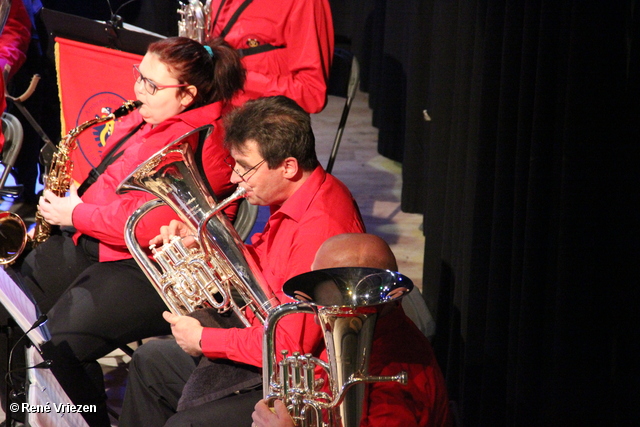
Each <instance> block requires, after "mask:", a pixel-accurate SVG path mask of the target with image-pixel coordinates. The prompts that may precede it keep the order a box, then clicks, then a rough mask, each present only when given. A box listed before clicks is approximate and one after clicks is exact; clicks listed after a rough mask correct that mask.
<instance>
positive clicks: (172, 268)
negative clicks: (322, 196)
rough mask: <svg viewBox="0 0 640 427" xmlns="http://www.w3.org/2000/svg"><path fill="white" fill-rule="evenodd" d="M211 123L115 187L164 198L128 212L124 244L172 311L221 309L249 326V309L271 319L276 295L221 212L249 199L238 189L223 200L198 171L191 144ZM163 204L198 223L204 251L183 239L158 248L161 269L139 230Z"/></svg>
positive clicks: (156, 254)
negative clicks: (140, 240)
mask: <svg viewBox="0 0 640 427" xmlns="http://www.w3.org/2000/svg"><path fill="white" fill-rule="evenodd" d="M211 128H212V126H211V125H207V126H203V127H200V128H197V129H195V130H193V131H191V132H189V133H187V134H185V135H183V136H181V137H180V138H178V139H177V140H175V141H173V142H171V143H170V144H168V145H167V146H166V147H165V148H163V149H162V150H160V151H159V152H158V153H156V154H155V155H153V156H152V157H151V158H149V159H148V160H147V161H146V162H145V163H143V164H142V165H140V166H139V167H138V168H137V169H136V170H135V171H134V172H132V173H131V174H130V175H129V176H128V177H127V178H125V179H124V180H123V181H122V183H121V184H120V186H119V187H118V189H117V190H116V191H117V192H119V193H121V192H124V191H128V190H141V191H146V192H148V193H151V194H152V195H154V196H156V197H158V199H156V200H151V201H149V202H147V203H145V204H144V205H142V206H141V207H140V208H138V209H137V210H136V211H135V212H134V213H133V214H132V215H131V216H130V217H129V220H128V221H127V224H126V226H125V242H126V244H127V247H128V248H129V251H130V252H131V254H132V255H133V258H134V259H135V260H136V262H137V263H138V265H140V267H141V268H142V270H143V271H144V273H145V274H146V276H147V278H148V279H149V280H150V281H151V283H152V284H153V285H154V287H155V288H156V291H158V293H159V294H160V297H161V298H162V299H163V300H164V302H165V304H166V305H167V307H168V308H169V309H170V310H171V311H172V312H173V313H175V314H180V315H185V314H188V313H191V312H192V311H195V310H196V309H199V308H208V307H213V308H216V309H218V311H219V312H225V311H229V310H232V311H233V312H234V313H235V314H236V315H237V317H238V318H239V320H240V321H242V323H243V324H244V325H245V326H249V325H250V322H249V321H248V319H247V318H246V316H245V315H244V313H243V312H242V309H243V308H244V307H248V308H249V309H251V310H252V311H253V313H254V314H255V315H256V317H257V318H258V319H260V321H261V322H262V323H264V321H265V319H266V318H267V314H268V311H269V309H271V308H272V307H273V306H275V305H277V303H278V302H277V299H276V298H275V296H273V295H272V294H271V292H270V291H269V289H268V287H267V286H266V285H265V284H264V279H263V277H262V274H261V273H260V270H259V269H258V268H257V266H256V265H255V263H254V262H253V258H251V256H250V255H249V254H248V252H247V249H246V248H245V246H244V244H243V242H242V240H241V239H240V236H238V233H237V232H236V230H235V229H234V228H233V226H232V225H231V223H230V222H229V220H228V219H227V217H226V216H225V214H224V213H223V212H222V209H224V208H225V207H226V206H227V205H228V204H229V203H231V202H232V201H234V200H238V199H239V198H242V197H244V190H243V189H242V188H238V189H237V190H236V192H235V193H234V194H233V195H231V196H229V197H228V198H227V199H225V200H224V201H222V202H220V203H216V199H215V197H214V196H213V195H212V194H210V192H209V191H208V190H207V188H206V185H205V183H204V182H203V180H202V178H201V177H200V174H199V173H198V172H197V168H196V165H195V161H194V158H193V152H192V150H191V147H190V146H189V144H188V142H187V141H186V140H187V139H188V138H189V137H193V136H195V134H200V133H201V132H202V133H206V135H208V133H209V132H210V131H211ZM164 204H166V205H168V206H169V207H171V208H172V209H173V210H174V211H175V212H176V213H177V214H178V215H179V216H180V218H181V220H182V221H183V222H184V223H185V224H187V225H188V226H189V227H190V228H191V231H192V235H193V236H194V237H195V238H196V241H197V243H198V248H187V247H185V245H184V244H183V243H182V240H181V239H180V238H178V237H176V238H174V239H173V241H172V242H170V243H168V244H166V245H163V246H162V247H161V248H159V249H156V248H155V247H151V248H150V249H151V251H152V253H153V258H154V259H155V260H156V261H157V263H158V265H159V266H160V269H161V271H159V270H158V268H156V267H155V266H154V265H153V263H152V262H151V261H150V259H149V257H148V256H147V254H146V253H145V252H144V251H143V250H142V248H141V247H140V245H139V244H138V242H137V241H136V238H135V230H136V227H137V224H138V222H139V221H140V219H142V217H143V216H144V215H146V214H147V213H148V212H149V211H151V210H152V209H154V208H156V207H157V206H160V205H164ZM234 291H235V292H237V293H238V294H239V296H240V297H241V298H242V300H243V302H244V303H245V306H244V307H240V306H239V304H238V302H237V301H235V300H234V298H233V292H234ZM267 292H269V293H268V294H267Z"/></svg>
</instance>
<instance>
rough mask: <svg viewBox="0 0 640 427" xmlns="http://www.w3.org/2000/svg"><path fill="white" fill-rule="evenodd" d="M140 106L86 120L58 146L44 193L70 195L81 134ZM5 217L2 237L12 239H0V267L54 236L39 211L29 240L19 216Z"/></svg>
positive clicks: (129, 103) (127, 106)
mask: <svg viewBox="0 0 640 427" xmlns="http://www.w3.org/2000/svg"><path fill="white" fill-rule="evenodd" d="M140 105H142V103H141V102H140V101H126V102H125V103H124V104H122V105H121V106H120V107H118V108H117V109H116V110H115V111H113V112H112V113H110V114H107V115H104V116H102V117H96V118H95V119H91V120H87V121H86V122H84V123H82V124H80V125H79V126H77V127H75V128H73V129H71V130H70V131H69V133H67V135H66V136H65V137H64V138H63V139H62V140H61V141H60V142H59V143H58V147H57V151H56V152H55V153H54V154H53V156H52V160H51V164H50V165H49V167H48V168H47V173H46V175H45V176H44V190H50V191H51V192H53V194H55V195H56V196H58V197H63V196H64V195H65V194H66V193H67V191H69V187H70V186H71V180H72V177H71V173H72V172H73V162H72V161H71V153H72V152H73V150H75V148H76V146H77V139H78V136H79V135H80V134H81V133H82V132H84V131H85V130H87V129H89V128H90V127H92V126H95V125H97V124H99V123H104V122H108V121H111V120H116V119H118V118H120V117H123V116H125V115H127V114H129V113H130V112H132V111H133V110H135V109H136V108H138V107H140ZM2 214H3V215H2V217H1V218H0V236H5V237H6V236H11V238H2V239H0V265H1V264H11V263H12V262H13V261H15V259H16V258H18V257H19V256H20V254H21V253H22V251H24V248H25V247H26V244H27V243H28V242H30V243H31V246H32V247H36V246H37V245H39V244H40V243H43V242H44V241H46V240H47V239H48V238H49V236H50V235H51V225H50V224H49V223H48V222H47V221H45V219H44V217H43V216H42V214H41V213H40V211H37V212H36V218H35V228H34V232H33V238H31V239H29V238H28V237H27V228H26V226H25V224H24V221H23V220H22V219H21V218H20V217H19V216H18V215H8V214H5V213H2Z"/></svg>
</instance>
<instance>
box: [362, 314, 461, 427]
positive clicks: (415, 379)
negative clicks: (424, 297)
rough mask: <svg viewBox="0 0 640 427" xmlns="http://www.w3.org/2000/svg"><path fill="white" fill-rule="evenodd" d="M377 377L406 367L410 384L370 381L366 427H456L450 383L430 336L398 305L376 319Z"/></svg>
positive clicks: (371, 366) (374, 354) (374, 359)
mask: <svg viewBox="0 0 640 427" xmlns="http://www.w3.org/2000/svg"><path fill="white" fill-rule="evenodd" d="M369 360H370V362H369V373H370V374H371V375H397V374H398V373H399V372H400V371H405V372H406V373H407V375H408V381H409V383H408V384H407V385H402V384H399V383H397V382H380V383H372V384H367V385H366V392H365V400H364V401H365V406H364V408H363V419H362V421H361V423H360V427H373V426H376V427H377V426H384V427H394V426H397V427H411V426H416V427H417V426H420V427H431V426H432V427H448V426H453V417H452V414H451V412H450V409H449V398H448V395H447V389H446V384H445V381H444V377H443V375H442V372H441V371H440V367H439V366H438V362H437V361H436V358H435V355H434V354H433V349H432V348H431V344H430V343H429V340H427V338H426V337H425V336H424V334H422V332H420V330H419V329H418V328H417V327H416V326H415V324H414V323H413V322H412V321H411V319H409V318H408V317H407V315H406V314H405V313H404V311H403V310H402V307H398V308H397V309H395V310H392V311H390V312H389V313H387V314H385V315H384V316H382V317H380V318H379V319H378V321H377V323H376V328H375V332H374V340H373V346H372V351H371V358H370V359H369Z"/></svg>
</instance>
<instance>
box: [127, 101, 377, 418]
mask: <svg viewBox="0 0 640 427" xmlns="http://www.w3.org/2000/svg"><path fill="white" fill-rule="evenodd" d="M225 123H226V126H225V129H226V130H227V134H226V140H225V141H226V145H227V146H228V147H229V149H230V152H231V156H232V157H233V158H234V159H235V162H236V165H235V166H234V168H233V174H232V176H231V180H232V182H234V183H237V184H238V185H239V186H241V187H243V188H244V189H245V190H246V191H247V199H248V200H249V202H250V203H252V204H257V205H262V206H269V207H270V210H271V216H270V217H269V220H268V221H267V223H266V225H265V227H264V231H263V232H262V233H258V234H255V235H254V236H253V237H252V239H251V244H250V245H247V249H248V251H249V256H250V257H251V258H252V259H253V260H254V261H255V262H256V264H257V268H258V269H259V270H260V272H261V273H262V275H263V276H264V279H265V282H266V286H267V289H265V292H266V293H267V294H268V295H275V297H276V298H277V300H278V301H279V303H285V302H288V301H292V300H291V299H290V298H288V297H287V296H286V295H285V294H284V293H283V291H282V285H283V284H284V282H285V281H286V280H287V279H289V278H291V277H293V276H295V275H298V274H300V273H303V272H305V271H308V270H309V267H310V266H311V263H312V262H313V258H314V256H315V253H316V251H317V249H318V248H319V247H320V245H321V244H322V243H323V242H324V241H325V240H326V239H327V238H329V237H331V236H334V235H336V234H342V233H359V232H363V231H364V225H363V222H362V218H361V216H360V212H359V210H358V207H357V205H356V203H355V201H354V200H353V197H352V196H351V193H350V192H349V190H348V189H347V188H346V187H345V185H344V184H343V183H341V182H340V181H339V180H338V179H337V178H335V177H334V176H332V175H330V174H328V173H326V172H325V171H324V169H323V168H322V166H320V164H319V163H318V159H317V157H316V153H315V141H314V136H313V132H312V130H311V120H310V117H309V114H307V113H306V112H304V111H303V110H302V109H301V108H300V107H299V106H298V105H297V104H296V103H295V102H294V101H292V100H291V99H289V98H286V97H284V96H276V97H269V98H261V99H258V100H253V101H248V102H247V103H245V104H244V105H243V106H242V107H240V108H239V109H237V110H235V111H233V112H232V113H230V114H229V116H228V118H227V120H226V122H225ZM187 235H188V231H187V230H186V229H184V228H183V227H182V226H181V223H180V222H177V221H176V222H173V223H172V224H170V225H169V226H167V227H163V228H162V229H161V234H160V235H159V236H158V237H157V238H156V239H154V241H153V242H152V243H155V244H161V243H166V242H169V241H170V239H171V238H172V237H173V236H181V237H186V236H187ZM245 313H246V316H247V318H248V319H249V321H250V323H251V326H249V327H244V328H243V327H240V326H239V325H238V326H235V327H224V326H225V325H222V324H221V323H222V321H221V319H220V318H222V316H220V315H218V316H216V322H217V323H218V324H219V326H220V327H203V325H202V323H201V321H200V320H198V319H196V318H194V317H192V316H176V315H173V314H171V313H168V312H166V313H164V318H165V319H166V320H167V322H169V323H170V324H171V330H172V333H173V335H174V337H175V341H174V340H151V341H149V342H147V343H145V344H144V345H143V346H142V347H140V348H138V349H137V350H136V352H135V353H134V355H133V358H132V361H131V363H130V364H129V377H128V380H127V389H126V393H125V398H124V402H123V405H122V412H121V414H120V419H119V425H120V426H121V427H126V426H140V425H149V426H152V425H154V426H155V425H158V426H159V425H166V426H186V425H189V426H201V425H202V426H210V425H224V426H246V425H249V424H250V422H251V409H252V408H253V406H254V405H255V403H256V402H257V401H258V400H259V399H260V398H261V396H262V394H261V392H260V391H259V390H256V387H255V386H257V385H259V384H261V382H262V378H261V375H260V367H261V366H262V335H263V325H262V324H261V322H260V321H259V320H258V319H257V318H256V317H255V316H254V315H253V313H252V312H251V311H249V310H245ZM290 317H293V316H290ZM278 344H279V348H288V349H300V351H304V352H309V353H314V354H319V353H320V352H321V351H322V336H321V331H320V328H319V327H318V325H316V324H315V323H314V321H313V316H311V315H303V316H300V317H298V318H297V319H291V321H288V319H283V321H282V328H281V330H280V332H279V335H278ZM202 355H204V356H205V357H204V358H202V357H200V356H202Z"/></svg>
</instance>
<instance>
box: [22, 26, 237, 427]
mask: <svg viewBox="0 0 640 427" xmlns="http://www.w3.org/2000/svg"><path fill="white" fill-rule="evenodd" d="M133 81H134V82H135V83H134V85H135V86H134V88H135V94H136V97H137V99H138V100H139V101H141V102H142V105H141V107H140V108H139V109H137V110H135V111H133V112H132V113H130V114H129V115H128V116H127V117H125V118H124V119H123V120H122V121H121V122H119V123H116V125H115V127H116V131H115V132H114V134H113V135H112V136H111V138H112V139H113V141H116V142H115V143H114V144H112V147H114V148H113V149H112V151H111V152H109V153H105V155H104V159H107V158H110V164H108V166H107V167H106V169H104V171H103V173H102V174H100V175H99V176H98V177H97V179H96V180H95V182H94V183H93V184H92V185H90V186H89V187H88V188H87V189H86V191H85V192H84V194H82V195H79V194H78V191H77V190H76V189H75V188H74V187H72V188H71V190H70V192H69V195H68V196H65V197H58V196H57V195H55V194H54V193H53V192H52V191H49V190H46V191H44V194H43V197H42V198H41V199H40V203H39V205H38V208H39V210H40V212H41V213H42V215H43V217H44V219H45V220H46V221H47V222H48V223H50V224H53V225H59V226H61V227H62V228H61V233H57V234H53V235H52V236H51V237H49V238H48V239H47V240H46V241H45V242H44V243H42V244H40V245H38V246H37V247H36V248H35V249H34V250H32V251H31V252H30V253H29V254H28V255H27V256H26V257H25V258H24V260H21V261H22V262H21V263H19V264H17V265H16V266H14V267H15V268H14V272H15V271H16V270H17V272H18V273H19V274H16V275H15V276H17V277H16V281H17V282H18V281H22V282H23V284H24V285H25V286H26V287H27V288H28V289H29V291H30V292H31V293H32V295H33V296H34V298H35V301H36V302H37V304H38V307H39V308H40V310H41V311H42V312H43V313H46V314H47V316H48V323H47V326H48V328H49V331H50V332H51V336H52V338H51V340H50V341H49V342H47V343H46V344H45V345H44V346H43V348H42V349H43V354H44V357H45V358H46V359H49V360H52V362H53V363H52V366H51V370H52V372H53V373H54V374H55V375H56V377H57V379H58V381H59V382H60V384H61V385H62V387H63V388H64V390H65V391H66V392H67V394H68V395H69V397H70V398H71V400H72V401H73V402H74V403H75V404H94V405H97V409H98V410H97V411H96V412H92V413H84V414H83V415H85V418H87V421H88V422H89V425H91V426H108V425H110V422H109V417H108V415H107V412H106V404H105V397H106V395H105V391H104V385H103V382H102V372H101V369H100V366H99V364H98V363H97V362H96V360H97V359H98V358H100V357H102V356H104V355H105V354H107V353H109V352H110V351H112V350H114V349H115V348H118V347H120V346H123V345H126V344H127V343H130V342H132V341H136V340H139V339H142V338H145V337H149V336H156V335H163V334H167V333H169V332H170V329H169V328H168V325H167V324H166V322H164V321H163V320H162V317H161V316H162V312H163V311H164V310H166V306H165V304H164V302H163V300H162V299H161V298H160V296H159V295H158V293H157V292H156V290H155V288H154V286H152V285H151V284H150V282H149V280H148V279H147V277H146V276H145V273H144V272H143V271H142V270H141V269H140V267H139V266H138V264H137V262H136V261H135V260H134V259H132V255H131V254H130V253H129V250H128V249H127V246H126V244H125V240H124V238H125V224H126V221H127V219H128V218H129V216H130V215H131V214H132V213H133V212H134V211H135V210H136V209H137V208H138V207H140V206H141V205H142V204H143V203H145V202H147V201H148V200H150V199H153V198H154V196H152V195H151V194H149V193H147V192H143V191H130V192H128V193H125V194H116V188H117V187H118V186H119V184H120V183H121V182H122V181H123V180H124V179H125V178H126V177H127V176H128V175H129V174H130V173H132V172H133V171H134V170H135V169H136V168H137V167H138V166H140V164H141V163H142V162H144V161H145V160H147V159H148V158H149V157H150V156H151V155H153V154H155V153H156V152H158V151H159V150H161V149H162V148H164V147H165V146H166V145H168V144H170V143H172V142H173V141H175V140H176V139H178V138H179V137H181V136H183V135H184V134H186V133H187V132H190V131H192V130H194V129H196V128H198V127H201V126H203V125H213V127H214V130H213V133H212V135H211V136H209V138H207V139H206V141H205V142H204V147H203V149H202V152H203V159H202V160H203V162H202V163H203V165H204V167H205V175H206V178H207V181H208V182H209V184H210V186H211V188H212V189H213V191H214V192H215V194H216V195H217V196H218V197H219V198H223V197H226V196H227V195H228V194H229V193H231V192H232V190H233V189H234V187H235V185H233V184H232V183H230V180H229V178H230V175H231V171H230V169H229V167H228V166H227V164H226V163H225V158H226V157H227V156H228V154H229V152H228V150H226V149H225V148H224V147H223V145H222V140H223V134H224V131H223V126H222V120H221V117H222V111H223V109H225V104H226V103H227V102H228V101H229V100H230V99H231V97H232V96H233V95H234V93H235V92H236V91H237V90H239V89H240V88H241V87H242V84H243V82H244V69H243V68H242V65H241V63H240V58H239V55H238V53H237V52H236V51H235V50H234V49H232V48H231V47H229V46H228V45H227V44H226V43H225V42H224V41H222V40H221V39H217V40H214V41H212V42H210V44H209V45H206V46H203V45H201V44H200V43H197V42H195V41H193V40H191V39H188V38H184V37H176V38H168V39H163V40H160V41H157V42H154V43H152V44H151V45H150V46H149V48H148V51H147V53H146V54H145V56H144V58H143V59H142V62H141V63H140V64H138V65H134V66H133ZM189 143H190V144H191V145H192V148H193V149H196V148H197V147H196V145H197V144H198V138H197V135H194V138H192V139H190V140H189ZM111 154H113V155H112V156H111ZM83 187H84V185H83V186H81V188H83ZM175 218H178V216H177V214H176V213H175V212H173V210H172V209H170V208H169V207H167V206H163V207H161V208H158V209H154V210H153V211H151V212H150V213H149V214H147V215H145V216H144V217H143V218H142V220H141V221H140V223H139V226H138V227H137V229H136V237H137V239H139V240H138V241H139V242H144V245H143V247H144V246H145V245H146V242H148V241H149V240H150V239H151V238H153V237H154V236H155V235H156V234H157V230H158V229H159V228H160V226H161V224H166V223H168V222H169V221H170V220H171V219H175ZM71 227H73V228H71Z"/></svg>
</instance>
